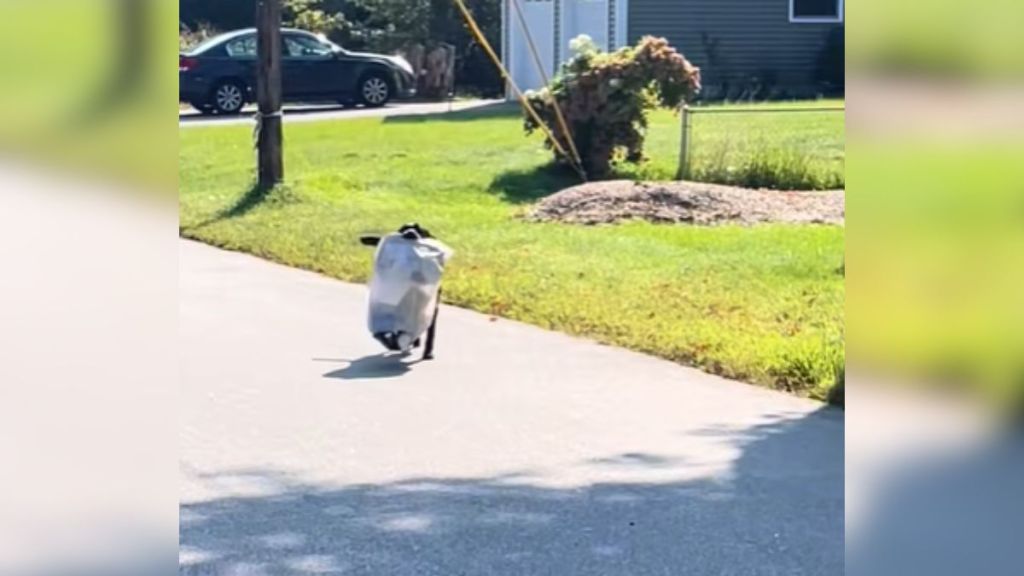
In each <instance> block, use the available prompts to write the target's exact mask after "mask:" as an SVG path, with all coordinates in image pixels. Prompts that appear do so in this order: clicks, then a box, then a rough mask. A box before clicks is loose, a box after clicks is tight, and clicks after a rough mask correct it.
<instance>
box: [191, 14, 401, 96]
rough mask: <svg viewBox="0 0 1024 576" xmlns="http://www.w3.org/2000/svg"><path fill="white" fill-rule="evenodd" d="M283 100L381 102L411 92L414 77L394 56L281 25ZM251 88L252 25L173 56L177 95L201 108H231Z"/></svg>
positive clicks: (250, 93)
mask: <svg viewBox="0 0 1024 576" xmlns="http://www.w3.org/2000/svg"><path fill="white" fill-rule="evenodd" d="M281 48H282V52H283V54H282V56H281V91H282V98H283V99H284V100H285V101H291V102H296V101H302V102H311V101H326V100H329V101H336V102H342V103H346V104H349V103H353V104H354V103H360V104H364V105H366V106H383V105H385V104H387V103H388V101H389V100H391V99H392V98H401V97H408V96H412V95H413V94H414V93H415V85H416V82H415V80H416V79H415V77H414V76H413V73H412V68H411V67H410V66H409V63H408V62H406V61H405V60H403V59H402V58H400V57H397V56H384V55H381V54H367V53H360V52H349V51H348V50H345V49H343V48H341V47H340V46H338V45H337V44H334V43H332V42H331V41H329V40H327V39H326V38H324V37H323V36H318V35H316V34H312V33H310V32H306V31H304V30H293V29H282V30H281ZM255 94H256V30H255V29H251V28H250V29H248V30H236V31H234V32H228V33H226V34H221V35H220V36H216V37H214V38H211V39H209V40H207V41H206V42H203V43H202V44H200V45H199V46H196V47H195V48H194V49H192V50H190V51H188V52H186V53H184V54H180V55H179V56H178V100H179V101H180V102H188V103H189V104H191V105H192V107H193V108H195V109H197V110H199V111H201V112H203V113H206V114H212V113H214V112H216V113H220V114H236V113H238V112H239V111H240V110H241V109H242V107H243V106H244V105H245V104H246V103H247V102H252V101H253V100H254V99H255Z"/></svg>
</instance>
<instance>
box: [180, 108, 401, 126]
mask: <svg viewBox="0 0 1024 576" xmlns="http://www.w3.org/2000/svg"><path fill="white" fill-rule="evenodd" d="M393 107H394V106H385V108H393ZM361 110H365V108H362V107H357V106H343V105H341V104H316V105H301V106H285V107H284V108H283V111H284V114H285V115H286V116H303V115H307V114H321V113H324V112H356V111H361ZM254 114H256V109H255V108H252V109H249V108H246V109H244V110H242V112H241V113H240V114H236V115H234V116H221V115H219V114H211V115H203V114H200V113H199V112H198V111H196V110H193V109H192V108H187V109H185V110H181V111H179V112H178V121H179V122H202V121H207V122H217V121H218V120H223V121H229V120H237V119H239V118H250V117H252V116H253V115H254Z"/></svg>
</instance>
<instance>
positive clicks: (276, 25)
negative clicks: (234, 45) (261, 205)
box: [256, 0, 284, 189]
mask: <svg viewBox="0 0 1024 576" xmlns="http://www.w3.org/2000/svg"><path fill="white" fill-rule="evenodd" d="M256 52H257V54H258V56H259V57H258V60H257V70H256V99H257V102H258V104H259V115H258V116H257V117H256V121H257V122H258V133H257V135H256V148H257V150H258V154H259V160H258V164H259V169H258V172H259V187H260V188H263V189H269V188H271V187H273V186H274V185H275V184H278V183H280V182H282V181H283V180H284V161H283V160H282V151H281V140H282V134H281V0H256Z"/></svg>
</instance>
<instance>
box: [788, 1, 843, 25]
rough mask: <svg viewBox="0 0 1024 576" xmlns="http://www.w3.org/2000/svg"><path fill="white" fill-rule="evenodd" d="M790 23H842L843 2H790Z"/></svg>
mask: <svg viewBox="0 0 1024 576" xmlns="http://www.w3.org/2000/svg"><path fill="white" fill-rule="evenodd" d="M789 21H790V22H842V21H843V0H789Z"/></svg>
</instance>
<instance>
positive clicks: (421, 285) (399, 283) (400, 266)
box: [369, 233, 452, 350]
mask: <svg viewBox="0 0 1024 576" xmlns="http://www.w3.org/2000/svg"><path fill="white" fill-rule="evenodd" d="M451 256H452V250H451V249H450V248H448V247H447V246H445V245H444V244H442V243H441V242H438V241H437V240H434V239H432V238H426V239H418V240H411V239H408V238H404V237H403V236H402V235H401V234H397V233H395V234H388V235H387V236H385V237H383V238H381V240H380V244H378V246H377V253H376V254H375V256H374V259H373V278H372V279H371V280H370V306H369V308H370V316H369V328H370V333H371V334H373V335H374V336H378V335H380V334H388V333H390V334H394V335H395V337H396V338H397V340H398V342H399V343H400V344H399V348H400V349H402V350H408V348H409V347H410V346H411V345H412V343H413V342H415V341H416V340H417V339H419V338H420V337H421V336H422V335H423V333H424V332H426V331H427V328H429V327H430V322H431V320H432V319H433V316H434V309H435V308H436V306H437V296H438V289H439V288H440V286H441V275H442V274H443V273H444V266H445V264H446V263H447V261H448V259H450V258H451Z"/></svg>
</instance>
